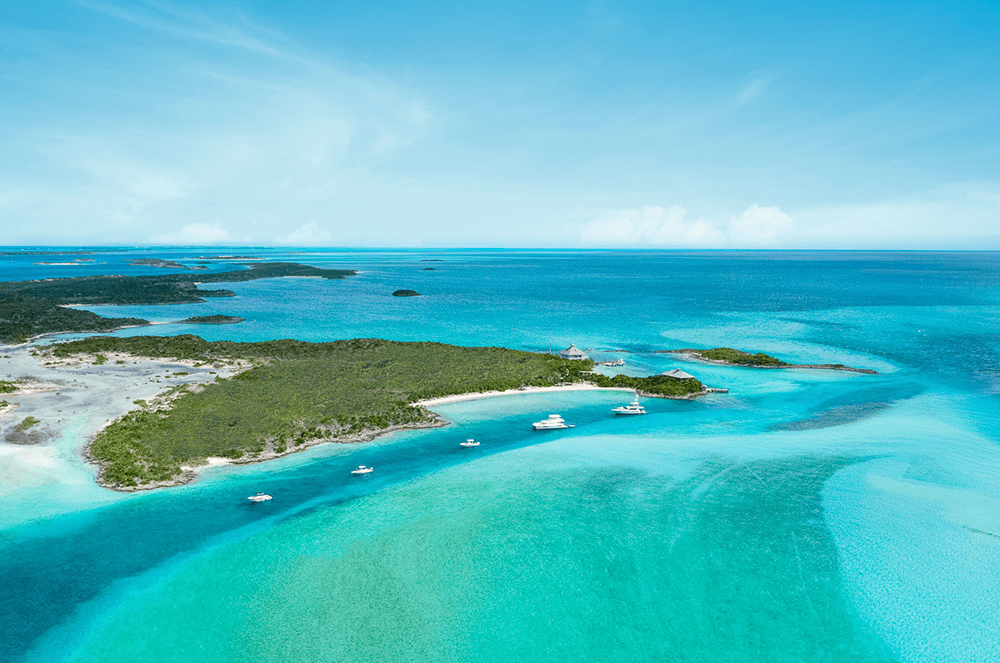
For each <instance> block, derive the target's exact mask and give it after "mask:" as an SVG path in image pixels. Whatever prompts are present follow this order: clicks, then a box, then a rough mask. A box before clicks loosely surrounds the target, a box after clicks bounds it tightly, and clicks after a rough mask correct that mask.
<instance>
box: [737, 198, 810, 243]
mask: <svg viewBox="0 0 1000 663" xmlns="http://www.w3.org/2000/svg"><path fill="white" fill-rule="evenodd" d="M794 231H795V221H793V220H792V217H790V216H788V215H787V214H785V213H784V212H782V211H781V210H780V209H778V208H777V207H760V206H759V205H756V204H754V205H751V206H750V207H748V208H747V209H746V211H745V212H743V214H741V215H740V216H737V217H733V218H732V219H730V220H729V229H728V236H729V243H730V245H732V246H734V247H741V248H742V247H745V248H770V247H774V246H779V245H780V246H784V245H785V244H786V243H787V242H788V239H789V237H790V235H791V234H792V233H793V232H794Z"/></svg>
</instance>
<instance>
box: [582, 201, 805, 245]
mask: <svg viewBox="0 0 1000 663" xmlns="http://www.w3.org/2000/svg"><path fill="white" fill-rule="evenodd" d="M794 226H795V222H794V221H793V220H792V218H791V217H790V216H788V215H787V214H785V213H784V212H782V211H781V210H779V209H778V208H777V207H760V206H759V205H751V206H750V207H748V208H747V209H746V211H744V212H743V213H742V214H741V215H739V216H736V217H733V218H732V219H730V220H729V223H728V224H719V223H716V222H715V221H712V220H711V219H707V218H705V217H697V218H690V217H689V216H688V211H687V210H686V209H684V208H682V207H680V206H678V205H673V206H671V207H669V208H663V207H657V206H647V207H642V208H634V209H624V210H617V211H615V212H612V213H610V214H607V215H605V216H603V217H601V218H599V219H597V220H595V221H593V222H591V223H590V224H588V225H587V226H585V227H584V228H583V231H582V232H581V235H580V241H581V243H582V244H586V245H592V246H608V247H615V246H622V247H626V246H635V247H676V248H706V249H708V248H768V247H772V246H780V245H784V241H785V240H786V239H787V234H788V233H789V232H791V231H792V230H793V229H794Z"/></svg>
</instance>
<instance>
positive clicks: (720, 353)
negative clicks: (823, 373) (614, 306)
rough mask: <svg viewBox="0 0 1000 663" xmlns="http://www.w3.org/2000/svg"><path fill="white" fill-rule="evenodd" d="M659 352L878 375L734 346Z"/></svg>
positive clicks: (705, 359)
mask: <svg viewBox="0 0 1000 663" xmlns="http://www.w3.org/2000/svg"><path fill="white" fill-rule="evenodd" d="M656 352H659V353H670V354H677V355H680V356H681V357H682V358H683V359H688V360H691V361H703V362H708V363H711V364H721V365H723V366H743V367H747V368H811V369H822V370H830V371H848V372H851V373H865V374H867V375H878V371H875V370H872V369H870V368H852V367H850V366H845V365H844V364H790V363H788V362H786V361H782V360H781V359H778V358H777V357H772V356H771V355H767V354H764V353H763V352H757V353H751V352H747V351H745V350H737V349H735V348H709V349H707V350H704V349H695V348H685V349H683V350H656Z"/></svg>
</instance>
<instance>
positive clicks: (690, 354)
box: [655, 349, 878, 375]
mask: <svg viewBox="0 0 1000 663" xmlns="http://www.w3.org/2000/svg"><path fill="white" fill-rule="evenodd" d="M655 352H658V353H662V354H673V355H677V357H678V358H680V359H681V360H683V361H693V362H698V363H702V364H715V365H716V366H732V367H734V368H770V369H782V368H806V369H812V370H821V371H846V372H848V373H863V374H865V375H878V371H876V370H874V369H871V368H853V367H851V366H844V365H843V364H781V365H780V366H765V365H756V364H734V363H732V362H729V361H723V360H721V359H706V358H705V357H702V356H701V355H700V354H699V353H698V351H697V350H690V349H684V350H655Z"/></svg>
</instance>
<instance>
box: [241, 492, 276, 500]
mask: <svg viewBox="0 0 1000 663" xmlns="http://www.w3.org/2000/svg"><path fill="white" fill-rule="evenodd" d="M247 499H248V500H250V501H251V502H266V501H268V500H269V499H271V496H270V495H265V494H264V493H257V494H256V495H251V496H250V497H248V498H247Z"/></svg>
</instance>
